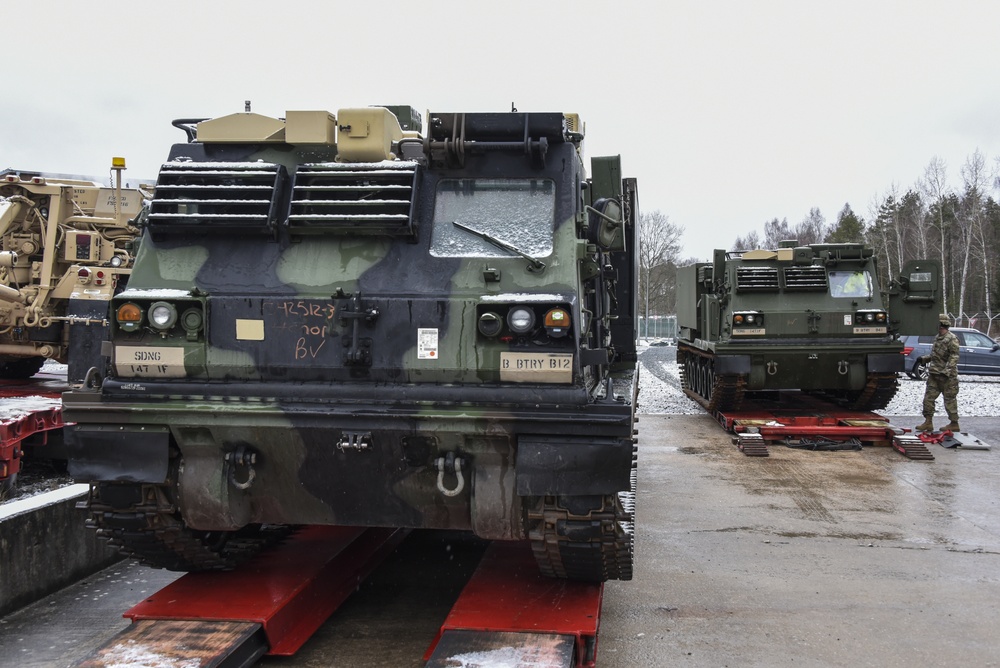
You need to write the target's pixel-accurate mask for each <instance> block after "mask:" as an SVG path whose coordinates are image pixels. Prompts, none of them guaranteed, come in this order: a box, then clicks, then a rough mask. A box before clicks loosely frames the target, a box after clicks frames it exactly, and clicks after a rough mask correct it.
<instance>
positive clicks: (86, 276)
mask: <svg viewBox="0 0 1000 668" xmlns="http://www.w3.org/2000/svg"><path fill="white" fill-rule="evenodd" d="M113 168H114V169H115V170H116V171H117V174H118V176H117V181H116V184H115V186H114V187H105V186H103V185H101V184H100V183H99V182H97V181H92V180H87V179H83V178H80V177H67V176H62V175H55V174H47V173H44V172H26V171H20V170H13V169H7V170H4V171H2V172H0V378H3V379H19V378H30V377H31V376H33V375H34V374H35V373H37V372H38V370H39V369H41V368H42V365H43V364H44V363H45V360H47V359H51V360H55V361H57V362H61V363H64V364H68V365H69V366H68V372H67V373H68V380H69V381H70V382H71V383H80V382H82V381H83V378H84V376H85V374H86V373H87V371H88V369H90V368H91V367H93V366H96V365H99V364H100V363H101V361H102V358H101V354H100V353H101V342H102V341H103V340H104V339H105V338H106V337H107V332H108V307H109V304H110V301H111V297H112V295H113V294H114V292H115V290H116V289H119V288H122V287H124V285H125V283H126V282H127V279H128V275H129V273H130V272H131V270H132V269H131V267H132V258H133V242H134V240H135V238H136V237H137V236H138V233H139V231H138V229H137V228H136V227H135V226H134V225H133V224H132V222H131V221H132V220H133V219H135V218H136V217H137V216H138V215H139V214H140V213H141V211H142V207H143V201H144V198H146V197H148V196H149V195H150V194H151V193H150V191H145V190H143V189H141V188H122V187H121V170H123V169H124V168H125V162H124V160H122V159H121V158H116V159H115V162H114V166H113Z"/></svg>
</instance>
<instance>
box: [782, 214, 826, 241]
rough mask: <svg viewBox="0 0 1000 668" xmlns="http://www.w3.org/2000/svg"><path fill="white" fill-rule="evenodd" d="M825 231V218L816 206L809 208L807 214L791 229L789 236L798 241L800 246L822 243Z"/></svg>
mask: <svg viewBox="0 0 1000 668" xmlns="http://www.w3.org/2000/svg"><path fill="white" fill-rule="evenodd" d="M826 233H827V226H826V218H824V217H823V214H822V213H820V210H819V209H818V208H817V207H813V208H811V209H809V215H807V216H806V217H805V218H803V219H802V222H801V223H799V224H798V225H796V226H795V228H794V229H793V230H792V236H791V238H792V239H795V240H796V241H798V242H799V245H800V246H808V245H809V244H818V243H822V241H823V239H824V238H826Z"/></svg>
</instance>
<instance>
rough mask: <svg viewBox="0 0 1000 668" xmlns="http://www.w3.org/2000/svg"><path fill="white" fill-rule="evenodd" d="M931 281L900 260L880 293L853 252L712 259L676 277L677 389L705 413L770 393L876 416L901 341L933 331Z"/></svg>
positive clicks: (926, 267) (891, 384)
mask: <svg viewBox="0 0 1000 668" xmlns="http://www.w3.org/2000/svg"><path fill="white" fill-rule="evenodd" d="M940 273H941V272H940V265H939V264H938V263H937V262H935V261H933V260H921V261H914V262H910V263H908V264H907V265H906V266H905V267H904V268H903V271H902V273H901V275H900V276H899V277H897V278H896V279H894V280H892V281H891V283H890V285H888V286H885V288H884V290H883V287H882V286H880V285H879V272H878V267H877V265H876V258H875V257H874V253H873V251H872V249H871V248H868V247H866V246H864V245H863V244H812V245H808V246H799V245H797V244H796V242H794V241H789V242H782V243H781V244H780V247H779V248H778V249H776V250H753V251H747V252H726V251H724V250H717V251H715V253H714V258H713V262H701V263H697V264H693V265H690V266H687V267H683V268H682V269H680V270H679V273H678V279H677V324H678V327H679V330H680V333H679V337H678V344H677V363H678V364H679V365H680V367H681V376H682V386H683V388H684V391H685V393H687V394H688V396H690V397H691V398H693V399H694V400H695V401H697V402H698V403H700V404H701V405H702V406H704V407H705V408H706V409H708V410H709V411H710V412H715V411H723V410H738V409H739V408H740V407H741V405H742V403H743V399H744V397H745V396H746V395H747V393H752V392H762V391H769V390H803V391H805V392H810V393H815V394H819V395H824V396H825V397H827V398H829V399H832V400H834V401H835V402H837V403H839V404H841V405H843V406H845V407H849V408H852V409H858V410H876V409H879V408H884V407H885V406H886V405H887V404H888V403H889V401H890V400H891V399H892V397H893V396H894V395H895V393H896V389H897V388H898V381H897V374H898V372H900V371H903V355H902V354H901V353H902V350H903V345H902V343H901V342H900V340H899V334H900V332H906V333H910V332H915V331H920V332H924V333H932V332H934V331H936V328H937V314H938V313H939V312H940V280H941V279H940Z"/></svg>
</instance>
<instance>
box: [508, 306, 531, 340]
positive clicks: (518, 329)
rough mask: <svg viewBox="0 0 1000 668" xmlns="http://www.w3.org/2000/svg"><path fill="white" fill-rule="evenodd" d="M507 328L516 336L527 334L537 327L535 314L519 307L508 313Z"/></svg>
mask: <svg viewBox="0 0 1000 668" xmlns="http://www.w3.org/2000/svg"><path fill="white" fill-rule="evenodd" d="M507 326H508V327H510V329H511V331H512V332H514V333H515V334H526V333H528V332H530V331H531V328H532V327H534V326H535V313H534V311H532V310H531V309H527V308H524V307H523V306H518V307H517V308H512V309H511V310H510V312H509V313H507Z"/></svg>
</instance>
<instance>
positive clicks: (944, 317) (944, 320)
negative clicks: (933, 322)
mask: <svg viewBox="0 0 1000 668" xmlns="http://www.w3.org/2000/svg"><path fill="white" fill-rule="evenodd" d="M938 325H939V326H940V327H945V328H948V327H951V320H948V314H946V313H942V314H941V315H939V316H938Z"/></svg>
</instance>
